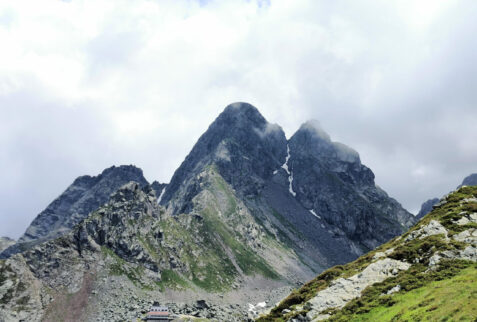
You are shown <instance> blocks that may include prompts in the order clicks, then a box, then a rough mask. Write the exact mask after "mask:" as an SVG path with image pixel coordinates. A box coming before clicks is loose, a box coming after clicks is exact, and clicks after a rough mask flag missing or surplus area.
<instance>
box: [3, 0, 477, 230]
mask: <svg viewBox="0 0 477 322" xmlns="http://www.w3.org/2000/svg"><path fill="white" fill-rule="evenodd" d="M476 11H477V6H476V4H474V2H471V1H468V2H466V1H463V2H455V1H435V0H433V1H426V0H421V1H385V2H376V1H360V2H347V3H340V2H336V1H317V0H301V1H288V0H276V1H270V2H267V1H245V0H244V1H240V0H234V1H193V0H184V1H172V0H167V1H151V0H136V1H126V0H119V1H106V0H95V1H92V0H72V1H69V2H65V1H53V0H52V1H26V0H15V1H14V0H10V1H2V2H1V3H0V41H1V44H2V50H1V51H0V115H1V116H2V117H1V118H0V148H1V150H2V151H5V153H4V154H3V155H2V156H1V157H0V176H1V177H2V178H6V179H4V180H6V181H7V182H8V184H9V186H8V187H5V188H2V189H0V205H1V206H0V218H1V219H2V222H3V221H5V222H7V224H6V225H4V227H0V235H4V234H10V235H13V236H15V237H16V236H18V235H19V234H20V233H22V232H23V230H24V229H25V226H26V225H27V224H28V222H29V221H30V220H31V219H32V218H33V217H34V216H35V215H36V213H38V212H39V211H41V210H42V209H43V208H44V207H45V206H46V205H47V203H48V202H50V201H51V200H52V199H53V198H54V197H55V196H56V195H58V194H59V193H60V192H61V191H62V190H63V189H64V188H66V186H67V185H68V184H69V183H70V182H72V181H73V179H74V178H75V177H76V176H78V175H82V174H97V173H99V172H100V171H101V170H102V169H103V168H105V167H108V166H110V165H112V164H123V163H128V164H129V163H135V164H136V165H138V166H140V167H141V168H143V169H144V171H145V174H146V176H147V177H148V179H149V180H151V181H152V180H154V179H158V180H160V181H168V180H169V178H170V176H171V175H172V172H173V171H174V170H175V169H176V168H177V167H178V165H179V164H180V162H181V161H182V160H183V158H184V157H185V155H186V154H187V153H188V152H189V150H190V149H191V148H192V145H193V144H194V143H195V141H196V140H197V138H198V137H199V136H200V134H201V133H203V132H204V131H205V130H206V129H207V127H208V125H209V124H210V123H211V122H212V121H213V120H214V118H215V117H216V116H217V115H218V113H219V112H220V111H221V110H222V109H223V108H224V107H225V106H226V105H227V104H229V103H231V102H235V101H248V102H250V103H252V104H254V105H255V106H257V107H258V108H259V109H260V111H261V112H262V113H263V114H264V116H265V117H266V118H268V119H269V121H271V122H273V123H278V124H280V125H282V126H283V127H284V129H285V131H286V132H287V135H288V136H290V135H291V134H293V132H294V131H295V130H296V129H297V128H298V127H299V125H300V124H301V123H302V122H304V121H306V120H307V119H312V118H313V119H318V120H320V122H321V124H322V125H323V127H324V128H325V130H327V131H328V132H329V134H330V135H331V137H332V139H333V140H340V141H342V142H344V143H346V144H348V145H350V146H351V147H353V148H355V149H356V150H357V151H359V152H360V155H361V159H362V160H363V162H364V163H365V164H367V165H369V166H370V167H371V169H372V170H373V171H374V172H375V173H376V177H377V182H378V183H379V184H380V185H381V186H382V187H383V188H384V189H385V190H387V191H388V192H389V193H390V194H391V195H392V196H394V197H396V198H397V199H398V200H399V201H401V202H402V203H403V204H404V206H406V207H407V208H409V209H412V210H414V209H416V208H417V207H418V206H419V204H420V202H421V201H423V200H424V199H426V198H428V197H433V196H439V195H441V194H442V193H445V192H446V191H447V190H449V189H451V188H452V187H454V186H456V185H457V184H458V183H459V181H460V180H461V179H462V177H463V176H465V175H467V174H468V173H469V172H471V171H474V172H475V171H476V169H475V168H474V167H475V163H476V162H475V161H476V159H477V155H476V152H475V151H477V149H476V148H477V146H476V143H475V142H477V140H475V137H476V133H475V130H474V128H475V126H474V124H475V121H477V112H476V109H475V105H476V103H477V102H476V101H477V100H476V94H475V93H474V91H475V89H474V88H473V84H475V83H476V79H475V78H476V76H475V75H477V73H476V70H477V63H476V62H475V59H474V57H473V55H474V53H475V50H476V49H477V45H476V42H475V40H474V38H475V37H474V35H473V30H475V28H476V24H477V23H476V22H475V19H474V17H475V14H476ZM38 187H41V189H40V190H39V189H38ZM25 194H28V198H27V200H29V201H31V202H29V203H28V205H27V204H26V203H24V202H23V201H22V200H24V199H25ZM2 229H3V230H2Z"/></svg>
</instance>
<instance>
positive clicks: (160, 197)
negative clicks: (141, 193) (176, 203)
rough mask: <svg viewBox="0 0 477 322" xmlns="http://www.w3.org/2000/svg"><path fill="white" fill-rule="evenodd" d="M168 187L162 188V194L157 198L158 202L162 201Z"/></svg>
mask: <svg viewBox="0 0 477 322" xmlns="http://www.w3.org/2000/svg"><path fill="white" fill-rule="evenodd" d="M166 187H167V186H166ZM166 187H164V188H162V191H161V194H160V195H159V198H158V199H157V203H161V200H162V196H164V192H166Z"/></svg>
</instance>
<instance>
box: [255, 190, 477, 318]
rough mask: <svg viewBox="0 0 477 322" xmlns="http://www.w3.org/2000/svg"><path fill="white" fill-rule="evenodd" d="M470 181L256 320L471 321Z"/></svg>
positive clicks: (475, 232) (475, 227)
mask: <svg viewBox="0 0 477 322" xmlns="http://www.w3.org/2000/svg"><path fill="white" fill-rule="evenodd" d="M476 261H477V186H472V187H469V186H464V187H462V188H460V189H458V190H457V191H454V192H453V193H451V194H449V195H447V196H446V197H445V198H443V199H442V200H441V202H440V203H439V204H438V205H436V206H435V208H434V210H433V211H432V212H431V213H429V214H428V215H426V216H425V217H424V218H423V219H422V220H421V221H420V222H418V223H417V224H416V225H415V226H413V227H412V228H411V229H410V230H409V231H408V232H407V233H405V234H404V235H402V236H400V237H396V238H394V239H393V240H391V241H390V242H388V243H385V244H383V245H382V246H380V247H378V248H376V249H375V250H373V251H371V252H369V253H367V254H366V255H363V256H361V257H360V258H358V259H357V260H355V261H353V262H351V263H348V264H346V265H338V266H334V267H332V268H330V269H328V270H326V271H325V272H323V273H321V274H320V275H318V276H317V277H316V278H314V279H313V280H311V281H309V282H308V283H306V284H305V285H304V286H303V287H302V288H300V289H298V290H295V291H293V292H292V293H291V294H290V295H289V296H288V297H287V298H285V299H284V300H283V301H281V302H280V303H279V304H278V305H277V306H276V307H274V308H273V309H272V310H271V311H270V312H269V313H268V314H267V315H263V316H261V317H260V318H258V319H257V321H261V322H265V321H310V320H311V321H318V320H327V321H475V319H476V318H477V263H476Z"/></svg>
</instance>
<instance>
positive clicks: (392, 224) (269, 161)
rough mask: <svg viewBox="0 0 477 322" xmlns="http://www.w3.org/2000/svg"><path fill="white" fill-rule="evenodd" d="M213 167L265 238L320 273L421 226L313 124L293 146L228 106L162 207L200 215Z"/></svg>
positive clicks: (241, 106) (244, 107)
mask: <svg viewBox="0 0 477 322" xmlns="http://www.w3.org/2000/svg"><path fill="white" fill-rule="evenodd" d="M211 167H213V168H214V169H216V171H217V173H218V174H219V175H220V176H221V177H222V178H223V179H224V180H225V181H226V182H227V183H228V184H230V185H231V186H232V187H233V189H234V190H235V191H236V194H237V196H238V198H239V199H241V200H242V201H243V202H244V204H245V206H246V207H247V209H248V211H250V213H251V214H252V215H253V216H254V217H255V219H256V220H257V221H258V222H260V223H261V225H262V226H263V227H264V229H265V232H266V233H267V234H268V235H270V236H272V237H273V238H276V239H278V240H280V242H281V243H285V244H286V245H287V246H289V247H291V249H293V250H294V251H295V252H296V253H297V254H298V255H299V256H300V258H301V260H302V261H303V262H305V263H306V265H309V266H310V267H312V268H313V269H314V270H316V271H320V270H322V269H324V268H325V267H329V266H331V265H335V264H339V263H344V262H347V261H350V260H353V259H354V258H356V256H359V255H361V254H362V253H363V252H365V251H368V250H370V249H372V248H374V247H376V246H377V245H379V244H380V243H382V242H384V241H387V240H389V239H390V238H392V237H394V236H396V235H398V234H400V233H402V232H403V231H404V230H405V229H407V227H409V226H410V225H411V224H412V223H413V222H414V221H413V219H414V218H413V217H412V216H411V215H410V214H409V213H408V212H407V211H405V210H404V209H403V208H402V207H401V206H400V205H399V204H398V203H397V202H396V201H395V200H394V199H392V198H389V197H388V196H387V194H386V193H385V192H384V191H382V190H381V189H379V188H378V187H376V186H375V185H374V175H373V173H372V172H371V170H369V169H368V168H366V167H365V166H363V165H361V163H360V161H359V156H358V154H357V153H356V152H355V151H353V150H352V149H350V148H348V147H346V146H344V145H342V144H339V143H332V142H331V141H330V139H329V137H328V136H327V134H326V133H324V132H319V130H318V129H317V128H315V127H313V126H312V124H311V123H309V124H308V123H307V124H305V125H303V126H302V128H301V129H300V130H299V131H298V132H297V133H296V134H295V135H294V136H293V137H292V138H291V139H290V141H289V142H287V140H286V138H285V135H284V133H283V131H282V129H281V128H280V127H279V126H278V125H274V124H270V123H268V122H267V121H266V120H265V118H264V117H263V116H262V115H261V114H260V113H259V112H258V110H257V109H256V108H255V107H253V106H252V105H250V104H247V103H235V104H231V105H229V106H227V107H226V108H225V110H224V111H223V113H221V114H220V115H219V117H218V118H217V119H216V120H215V121H214V122H213V123H212V124H211V125H210V127H209V129H208V130H207V131H206V132H205V133H204V134H203V135H202V136H201V137H200V138H199V140H198V142H197V143H196V145H195V146H194V148H193V149H192V151H191V152H190V154H189V155H188V156H187V157H186V159H185V161H184V162H183V163H182V165H181V166H180V167H179V169H178V170H177V171H176V172H175V174H174V176H173V178H172V180H171V182H170V184H169V185H168V186H167V187H166V189H165V193H164V196H163V198H162V199H161V201H160V203H161V204H162V205H164V206H166V207H167V209H168V214H170V215H178V214H181V213H194V212H195V211H196V210H195V209H194V207H195V205H194V203H193V202H192V200H193V199H194V197H195V196H197V195H199V194H200V193H201V191H202V190H203V186H202V185H201V182H200V179H199V178H200V176H199V174H200V173H201V172H202V171H205V170H206V169H208V168H211Z"/></svg>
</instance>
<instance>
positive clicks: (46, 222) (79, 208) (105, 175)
mask: <svg viewBox="0 0 477 322" xmlns="http://www.w3.org/2000/svg"><path fill="white" fill-rule="evenodd" d="M129 181H135V182H138V183H139V184H140V185H142V186H144V185H147V184H148V182H147V181H146V179H145V178H144V176H143V174H142V170H141V169H139V168H137V167H135V166H132V165H122V166H119V167H115V166H112V167H110V168H108V169H105V170H104V171H103V172H102V173H101V174H99V175H98V176H95V177H92V176H88V175H86V176H81V177H78V178H77V179H76V180H75V181H74V182H73V183H72V184H71V185H70V186H69V187H68V188H67V189H66V190H65V191H64V192H63V193H62V194H61V195H60V196H59V197H58V198H56V199H55V200H54V201H53V202H52V203H51V204H49V205H48V207H46V209H45V210H43V211H42V212H41V213H40V214H38V216H36V218H35V219H34V220H33V222H32V223H31V224H30V226H29V227H28V228H27V230H26V232H25V233H24V234H23V236H21V237H20V239H19V240H18V242H17V243H16V244H15V245H13V246H12V247H10V248H7V249H6V250H5V251H4V252H3V253H2V254H1V255H0V257H3V258H5V257H8V256H11V255H12V254H15V253H18V252H20V251H22V250H25V249H28V248H30V247H32V246H33V245H35V244H37V243H39V242H42V241H45V240H49V239H53V238H56V237H58V236H61V235H63V234H64V233H66V232H68V231H69V230H71V228H72V227H73V226H74V225H76V224H78V223H79V222H80V221H81V220H83V219H84V218H86V216H87V215H88V214H89V213H90V212H91V211H93V210H96V209H97V208H98V207H99V206H101V205H103V204H104V203H105V202H106V201H108V199H109V196H110V195H111V194H112V193H113V192H115V191H116V190H118V189H119V188H120V187H121V186H122V185H123V184H125V183H127V182H129Z"/></svg>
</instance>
